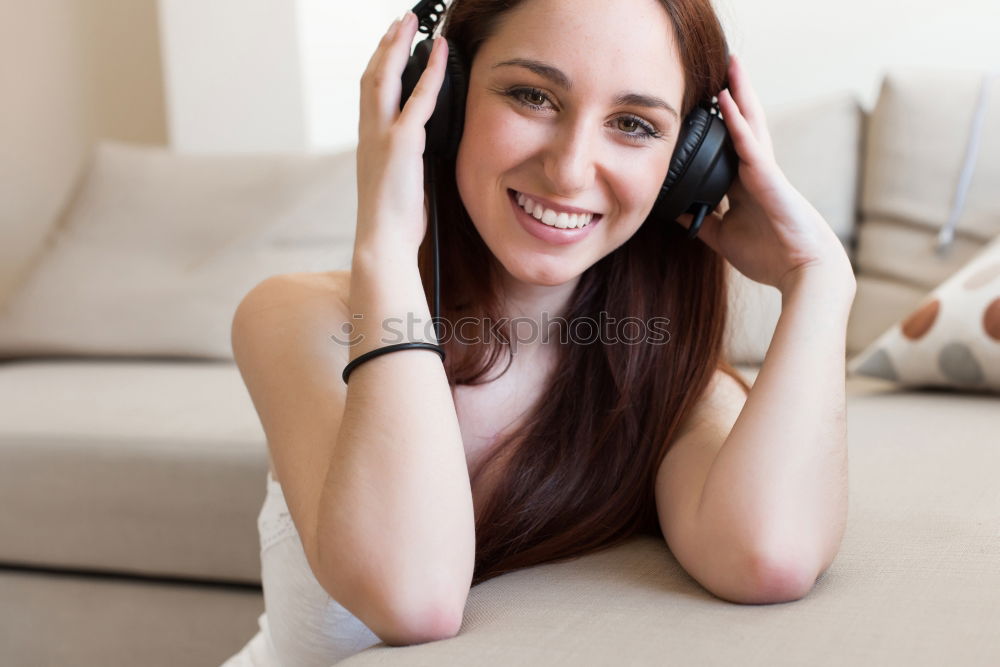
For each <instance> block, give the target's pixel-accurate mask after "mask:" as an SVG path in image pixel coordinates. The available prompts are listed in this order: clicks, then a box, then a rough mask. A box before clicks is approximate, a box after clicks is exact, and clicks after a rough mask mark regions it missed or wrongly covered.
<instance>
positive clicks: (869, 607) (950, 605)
mask: <svg viewBox="0 0 1000 667" xmlns="http://www.w3.org/2000/svg"><path fill="white" fill-rule="evenodd" d="M740 370H745V369H743V368H741V369H740ZM749 375H751V376H752V375H754V373H749ZM848 391H849V395H848V399H847V403H848V407H847V409H848V440H849V450H850V455H849V457H848V460H849V485H850V506H849V521H848V527H847V532H846V533H845V535H844V540H843V542H842V545H841V549H840V552H839V553H838V555H837V558H836V560H835V561H834V562H833V564H832V565H831V567H830V568H829V569H828V570H827V571H826V572H825V573H824V574H823V575H822V576H821V577H819V579H818V580H817V582H816V585H815V586H814V588H813V589H812V590H811V591H810V592H809V593H808V594H807V595H806V596H805V597H804V598H802V599H801V600H798V601H795V602H791V603H784V604H771V605H738V604H732V603H729V602H726V601H724V600H721V599H719V598H716V597H714V596H713V595H711V594H710V593H708V592H707V591H705V589H703V588H702V587H701V586H700V585H699V584H698V583H697V582H696V581H695V580H693V579H692V578H691V577H689V576H688V575H687V574H686V573H685V572H684V570H683V569H682V568H681V567H680V565H679V564H678V562H677V561H676V559H674V558H673V556H672V555H671V554H670V551H669V550H668V548H667V547H666V545H665V544H664V543H663V541H662V540H660V539H658V538H653V537H645V536H644V537H640V538H636V539H634V540H631V541H629V542H627V543H626V544H623V545H621V546H619V547H615V548H613V549H609V550H607V551H604V552H599V553H596V554H590V555H587V556H584V557H582V558H578V559H576V560H571V561H567V562H565V563H548V564H544V565H540V566H536V567H533V568H526V569H523V570H518V571H515V572H511V573H508V574H505V575H502V576H500V577H496V578H494V579H491V580H489V581H486V582H484V583H482V584H480V585H479V586H476V587H475V588H473V589H472V591H471V593H470V596H469V600H468V603H467V605H466V608H465V617H464V619H463V624H462V628H461V631H460V633H459V634H458V635H457V636H456V637H454V638H452V639H447V640H444V641H438V642H430V643H427V644H420V645H416V646H410V647H407V648H405V649H399V648H395V647H388V646H385V645H381V644H380V645H377V646H374V647H371V648H369V649H367V650H365V651H363V652H361V653H359V654H357V655H355V656H352V657H351V658H348V659H347V660H345V661H343V662H341V663H339V664H341V665H344V667H374V666H376V665H380V666H388V665H406V666H407V667H420V666H425V665H426V666H430V665H465V664H474V665H477V666H479V667H492V666H494V665H495V666H498V667H499V666H501V665H503V666H506V665H547V664H574V665H595V666H596V665H670V664H683V665H744V666H746V667H784V666H787V667H798V666H800V665H810V666H814V667H840V666H842V665H854V664H863V665H884V666H886V667H933V666H937V665H945V664H949V665H976V666H982V667H986V665H995V664H997V656H1000V633H998V632H997V613H998V610H1000V568H998V567H997V563H1000V539H998V521H1000V485H998V484H997V470H1000V447H997V442H996V435H995V434H996V433H998V432H1000V398H996V397H973V396H963V395H956V394H950V393H948V392H944V391H905V390H902V389H900V388H898V387H894V386H893V385H892V384H891V383H889V382H886V381H884V380H882V381H880V380H872V379H868V378H852V379H851V380H850V381H849V382H848Z"/></svg>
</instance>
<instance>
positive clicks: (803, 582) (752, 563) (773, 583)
mask: <svg viewBox="0 0 1000 667" xmlns="http://www.w3.org/2000/svg"><path fill="white" fill-rule="evenodd" d="M748 569H749V574H748V576H747V577H746V581H747V582H748V587H749V588H750V590H749V591H748V594H747V596H746V597H747V598H748V600H749V602H748V603H749V604H775V603H780V602H794V601H795V600H801V599H802V598H804V597H805V596H806V595H808V594H809V591H811V590H812V589H813V586H814V585H815V584H816V579H817V577H818V576H819V575H818V574H817V571H816V569H815V568H813V567H812V561H811V560H809V559H807V558H804V557H801V556H800V555H799V552H797V551H795V550H792V549H760V550H757V551H755V552H753V554H752V555H751V557H750V559H749V564H748Z"/></svg>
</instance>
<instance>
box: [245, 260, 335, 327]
mask: <svg viewBox="0 0 1000 667" xmlns="http://www.w3.org/2000/svg"><path fill="white" fill-rule="evenodd" d="M350 280H351V272H350V271H316V272H299V273H281V274H277V275H273V276H270V277H268V278H266V279H264V280H262V281H261V282H259V283H257V284H256V285H255V286H254V287H253V289H251V290H250V291H249V292H248V293H247V294H246V296H244V297H243V300H242V301H241V302H240V305H239V307H238V309H237V316H242V317H243V318H244V319H245V318H246V316H248V315H251V314H253V315H259V314H260V313H261V312H262V311H263V310H270V309H272V308H278V307H297V306H301V305H303V304H305V303H308V302H310V301H313V300H315V299H325V300H328V299H329V298H330V297H334V298H335V301H334V304H335V305H336V306H337V307H340V306H346V303H347V294H348V290H349V288H350Z"/></svg>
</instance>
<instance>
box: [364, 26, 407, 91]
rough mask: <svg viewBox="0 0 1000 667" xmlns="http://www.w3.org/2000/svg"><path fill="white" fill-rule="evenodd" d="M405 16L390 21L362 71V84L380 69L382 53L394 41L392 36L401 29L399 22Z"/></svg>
mask: <svg viewBox="0 0 1000 667" xmlns="http://www.w3.org/2000/svg"><path fill="white" fill-rule="evenodd" d="M404 17H405V15H404ZM404 17H400V18H397V19H396V20H394V21H393V22H392V23H390V24H389V27H388V28H387V29H386V31H385V32H384V33H383V34H382V39H380V40H379V42H378V45H377V46H376V47H375V50H374V51H373V52H372V55H371V58H369V59H368V64H367V65H366V66H365V71H364V72H362V73H361V82H362V84H364V83H366V82H367V81H368V80H369V79H371V78H372V76H374V74H375V71H376V70H377V69H378V66H379V63H380V62H381V60H382V54H383V53H385V47H386V45H387V44H388V43H389V42H390V41H392V38H393V36H394V35H395V34H396V32H397V31H398V30H399V24H400V22H401V21H402V19H403V18H404ZM364 88H365V86H363V85H362V92H364Z"/></svg>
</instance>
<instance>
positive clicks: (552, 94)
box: [456, 0, 684, 285]
mask: <svg viewBox="0 0 1000 667" xmlns="http://www.w3.org/2000/svg"><path fill="white" fill-rule="evenodd" d="M683 95H684V73H683V70H682V67H681V62H680V56H679V53H678V51H677V46H676V44H675V43H674V39H673V28H672V25H671V23H670V19H669V17H668V16H667V13H666V11H665V10H664V8H663V7H662V5H661V4H660V2H659V0H623V1H620V2H607V1H606V0H573V2H566V1H565V0H525V2H523V3H522V4H520V5H519V6H518V7H517V8H516V9H515V10H513V11H511V12H508V13H507V14H505V15H504V16H503V18H502V19H501V22H500V25H499V28H498V30H497V32H496V33H495V34H494V35H493V36H492V37H490V38H489V39H488V40H487V41H485V42H484V43H483V44H482V46H481V48H480V50H479V52H478V53H477V54H476V57H475V59H474V61H473V64H472V70H471V72H470V77H469V92H468V101H467V104H466V119H465V128H464V133H463V137H462V141H461V144H460V146H459V151H458V159H457V175H456V176H457V182H458V188H459V193H460V195H461V197H462V201H463V203H464V204H465V207H466V209H467V210H468V212H469V215H470V216H471V218H472V220H473V223H474V224H475V226H476V228H477V229H478V230H479V234H480V235H481V236H482V238H483V240H484V241H485V242H486V245H487V246H489V248H490V250H491V251H492V252H493V254H494V255H495V256H496V257H497V259H498V260H499V261H500V263H501V264H502V265H503V266H504V268H506V270H507V271H508V272H509V273H510V274H511V275H512V276H513V277H514V278H516V279H517V280H520V281H523V282H526V283H531V284H536V285H562V284H564V283H566V282H568V281H570V280H573V279H575V278H577V277H578V276H579V275H580V274H581V273H582V272H583V271H585V270H586V269H587V268H588V267H590V266H591V265H593V264H594V263H595V262H597V261H598V260H600V259H601V258H602V257H604V256H605V255H607V254H608V253H610V252H612V251H613V250H614V249H615V248H617V247H619V246H620V245H622V244H623V243H625V241H627V240H628V239H629V238H630V237H631V236H632V235H633V234H634V233H635V232H636V231H637V230H638V229H639V226H640V225H641V224H642V222H643V220H645V218H646V216H647V215H648V214H649V212H650V210H651V209H652V207H653V203H654V202H655V200H656V196H657V194H658V193H659V187H660V185H661V184H662V183H663V179H664V178H665V177H666V174H667V168H668V166H669V162H670V156H671V154H672V153H673V149H674V145H675V144H676V142H677V134H678V131H679V129H680V123H681V119H680V118H679V117H678V116H677V114H679V113H680V109H681V100H682V99H683ZM674 110H676V112H675V111H674ZM514 193H520V194H521V195H526V196H527V197H529V198H530V199H532V200H534V202H535V205H534V206H531V204H530V203H529V204H528V206H530V207H531V208H532V210H533V211H534V212H536V213H540V214H542V218H543V220H546V221H550V222H551V221H552V220H553V219H555V221H556V224H566V223H567V222H568V223H569V224H573V223H576V224H578V225H579V224H580V223H581V222H584V221H586V220H587V219H588V216H587V215H584V216H582V217H580V216H556V215H555V214H556V213H559V212H564V213H568V211H566V209H575V210H582V211H585V212H588V213H590V214H594V217H593V219H591V220H590V222H588V223H587V224H586V225H584V226H583V227H581V228H577V229H558V228H556V227H553V226H550V225H547V224H545V223H544V222H542V221H538V220H536V219H535V218H534V217H533V216H530V215H528V214H526V213H524V211H523V210H522V209H521V207H520V206H519V205H518V202H517V198H518V197H517V196H516V195H515V194H514ZM545 209H550V210H551V212H546V211H545ZM560 217H561V218H562V220H560Z"/></svg>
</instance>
